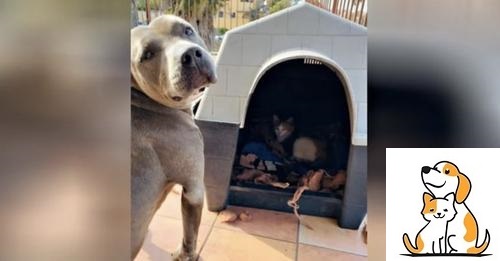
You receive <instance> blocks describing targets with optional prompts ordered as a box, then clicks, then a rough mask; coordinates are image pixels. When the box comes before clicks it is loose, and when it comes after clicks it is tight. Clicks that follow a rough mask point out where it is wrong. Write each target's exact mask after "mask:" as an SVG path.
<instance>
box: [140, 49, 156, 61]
mask: <svg viewBox="0 0 500 261" xmlns="http://www.w3.org/2000/svg"><path fill="white" fill-rule="evenodd" d="M153 56H154V53H153V51H151V50H145V51H144V52H143V53H142V56H141V61H140V62H141V63H142V62H143V61H147V60H149V59H151V58H152V57H153Z"/></svg>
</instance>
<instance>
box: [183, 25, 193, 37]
mask: <svg viewBox="0 0 500 261" xmlns="http://www.w3.org/2000/svg"><path fill="white" fill-rule="evenodd" d="M193 33H194V31H193V29H192V28H191V27H186V29H184V34H185V35H187V36H191V35H193Z"/></svg>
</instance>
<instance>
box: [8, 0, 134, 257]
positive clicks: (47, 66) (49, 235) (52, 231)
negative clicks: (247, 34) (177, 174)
mask: <svg viewBox="0 0 500 261" xmlns="http://www.w3.org/2000/svg"><path fill="white" fill-rule="evenodd" d="M129 14H130V4H129V3H128V2H126V3H124V2H122V1H114V0H111V1H62V0H53V1H25V0H20V1H7V2H5V1H2V2H0V31H1V32H2V37H0V206H1V210H0V231H1V233H0V260H127V259H129V250H128V249H129V190H130V189H129V165H130V160H129V158H130V151H129V147H130V145H129V144H130V127H129V126H130V109H129V108H130V98H129V97H130V96H129V89H130V87H129V86H130V85H129V79H130V78H129V53H130V51H129V42H130V40H129V33H130V30H129V25H130V18H129Z"/></svg>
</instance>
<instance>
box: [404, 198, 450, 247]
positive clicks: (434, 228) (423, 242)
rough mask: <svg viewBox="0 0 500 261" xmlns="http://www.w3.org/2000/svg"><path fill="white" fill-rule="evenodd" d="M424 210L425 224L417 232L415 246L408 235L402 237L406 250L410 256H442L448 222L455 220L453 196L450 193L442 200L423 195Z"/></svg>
mask: <svg viewBox="0 0 500 261" xmlns="http://www.w3.org/2000/svg"><path fill="white" fill-rule="evenodd" d="M423 198H424V208H423V209H422V212H421V213H422V216H423V217H424V219H425V220H427V224H426V225H425V226H424V227H423V228H422V229H421V230H420V231H419V232H418V234H417V236H416V239H415V246H413V243H411V241H410V238H409V237H408V234H406V233H405V234H404V235H403V242H404V244H405V247H406V249H407V250H408V251H409V252H410V253H412V254H443V253H446V240H445V237H446V236H445V235H446V228H447V226H448V222H450V221H451V220H453V219H454V218H455V215H456V214H457V211H456V209H455V207H454V203H455V194H453V193H450V194H448V195H447V196H446V197H444V198H434V197H433V196H432V195H431V194H429V193H427V192H425V193H424V197H423Z"/></svg>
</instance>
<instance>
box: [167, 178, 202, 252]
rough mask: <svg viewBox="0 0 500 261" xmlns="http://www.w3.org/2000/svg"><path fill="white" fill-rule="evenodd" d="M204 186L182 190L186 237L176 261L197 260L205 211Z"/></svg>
mask: <svg viewBox="0 0 500 261" xmlns="http://www.w3.org/2000/svg"><path fill="white" fill-rule="evenodd" d="M204 193H205V189H204V187H203V185H201V186H200V185H196V186H186V187H184V188H183V190H182V226H183V229H184V237H183V240H182V246H181V247H180V249H179V250H178V251H177V253H176V254H175V255H174V260H195V259H196V241H197V238H198V229H199V227H200V221H201V212H202V209H203V196H204Z"/></svg>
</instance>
